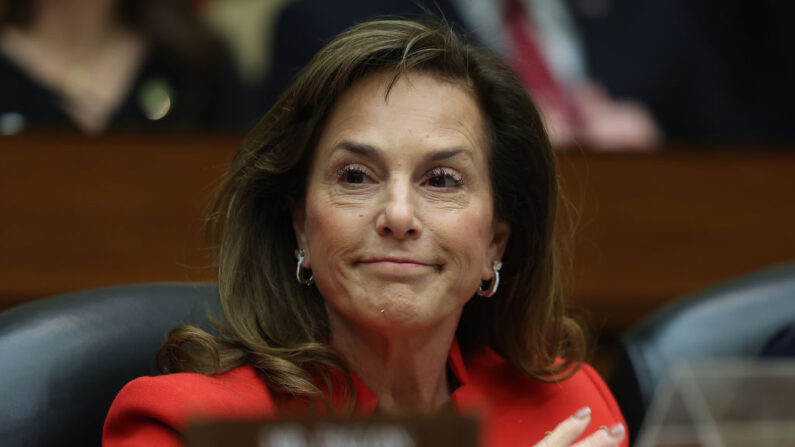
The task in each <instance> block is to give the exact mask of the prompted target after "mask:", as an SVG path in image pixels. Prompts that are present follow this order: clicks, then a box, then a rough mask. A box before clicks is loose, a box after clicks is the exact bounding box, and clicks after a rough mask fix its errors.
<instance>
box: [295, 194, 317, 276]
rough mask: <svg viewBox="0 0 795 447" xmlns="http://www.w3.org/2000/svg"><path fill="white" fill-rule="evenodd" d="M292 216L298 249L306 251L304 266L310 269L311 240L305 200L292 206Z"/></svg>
mask: <svg viewBox="0 0 795 447" xmlns="http://www.w3.org/2000/svg"><path fill="white" fill-rule="evenodd" d="M292 215H293V231H295V239H296V243H297V244H298V248H299V249H302V250H304V253H305V254H306V256H305V257H304V262H303V263H302V264H303V266H304V267H306V268H310V267H311V266H312V263H311V254H310V250H309V238H308V237H307V231H306V202H305V201H304V200H303V199H301V200H298V201H297V202H295V203H293V204H292Z"/></svg>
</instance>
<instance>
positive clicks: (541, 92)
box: [505, 0, 577, 123]
mask: <svg viewBox="0 0 795 447" xmlns="http://www.w3.org/2000/svg"><path fill="white" fill-rule="evenodd" d="M527 18H528V15H527V13H526V11H525V9H524V6H523V5H522V3H521V0H509V1H508V9H507V10H506V11H505V24H506V26H507V27H508V32H509V35H510V38H511V43H512V44H513V48H512V49H511V50H512V53H511V56H510V63H511V65H512V66H513V69H514V70H515V71H516V73H517V74H518V75H519V78H520V79H521V80H522V82H524V84H525V86H526V87H527V88H528V89H529V90H530V91H531V92H533V94H534V95H537V96H540V97H542V98H543V99H544V100H546V101H548V102H549V103H551V105H552V107H555V108H556V109H558V110H561V111H562V112H563V113H564V114H565V116H566V118H567V119H568V120H569V121H571V122H572V123H574V122H576V121H577V120H576V118H577V116H576V112H575V110H574V107H573V106H572V104H571V103H570V102H569V101H568V98H567V97H566V94H565V92H564V91H563V89H562V88H561V86H560V84H558V82H557V80H555V77H554V76H553V75H552V72H550V70H549V67H548V66H547V63H546V61H545V60H544V57H543V55H542V54H541V52H540V51H539V49H538V46H537V45H536V42H535V40H534V39H533V32H532V31H533V25H532V24H531V23H532V21H530V20H527Z"/></svg>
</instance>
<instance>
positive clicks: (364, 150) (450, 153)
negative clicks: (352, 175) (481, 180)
mask: <svg viewBox="0 0 795 447" xmlns="http://www.w3.org/2000/svg"><path fill="white" fill-rule="evenodd" d="M334 149H335V150H337V149H344V150H346V151H348V152H352V153H354V154H357V155H363V156H372V155H379V154H380V152H381V151H380V150H378V149H377V148H376V147H375V146H372V145H369V144H362V143H355V142H353V141H348V140H344V141H341V142H340V143H339V144H337V146H336V147H335V148H334ZM458 154H465V155H467V156H469V158H470V159H473V156H472V151H470V150H468V149H465V148H463V147H460V146H456V147H452V148H449V149H441V150H438V151H433V152H431V153H429V154H428V156H427V157H426V158H427V159H428V160H429V161H440V160H447V159H448V158H452V157H455V156H456V155H458Z"/></svg>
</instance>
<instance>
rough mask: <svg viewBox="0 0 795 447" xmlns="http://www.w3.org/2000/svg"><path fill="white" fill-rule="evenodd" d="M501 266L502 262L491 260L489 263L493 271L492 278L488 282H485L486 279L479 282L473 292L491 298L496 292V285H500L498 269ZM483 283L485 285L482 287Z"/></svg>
mask: <svg viewBox="0 0 795 447" xmlns="http://www.w3.org/2000/svg"><path fill="white" fill-rule="evenodd" d="M501 268H502V262H500V261H492V263H491V270H492V271H494V279H492V280H491V282H490V283H486V281H481V282H480V287H478V290H477V291H476V292H475V293H477V294H478V295H480V296H482V297H484V298H491V297H492V296H494V294H495V293H497V287H499V286H500V269H501ZM484 284H485V285H486V287H483V286H484Z"/></svg>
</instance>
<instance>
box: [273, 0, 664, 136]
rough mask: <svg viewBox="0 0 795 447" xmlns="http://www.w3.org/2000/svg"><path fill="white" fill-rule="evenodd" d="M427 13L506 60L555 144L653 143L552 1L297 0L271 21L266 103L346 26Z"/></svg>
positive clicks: (639, 111)
mask: <svg viewBox="0 0 795 447" xmlns="http://www.w3.org/2000/svg"><path fill="white" fill-rule="evenodd" d="M428 12H430V13H435V14H441V15H443V16H445V18H446V19H447V21H448V22H449V23H451V24H452V25H454V26H455V27H457V28H458V29H460V30H463V31H466V32H467V33H468V34H471V35H472V36H473V37H474V39H475V40H477V41H479V42H481V43H482V44H484V45H485V46H487V47H488V48H490V49H491V50H492V51H494V52H496V53H498V54H500V55H501V56H502V57H503V58H504V59H505V60H506V61H508V62H509V63H510V65H511V66H512V67H513V68H514V69H515V70H516V71H517V73H519V75H520V77H521V78H522V80H523V81H524V83H525V86H526V87H527V88H529V89H530V91H531V92H532V94H533V96H534V98H535V100H536V102H537V104H538V106H539V108H540V110H541V113H542V115H543V117H544V119H545V122H546V124H547V126H548V127H547V130H548V131H549V133H550V138H551V140H552V144H553V146H555V147H556V148H566V147H570V146H573V145H577V144H582V145H584V146H585V147H586V148H588V149H591V150H650V149H653V148H654V147H656V146H657V145H659V144H660V142H661V133H660V130H659V128H658V126H657V124H656V122H655V120H654V118H653V117H652V115H651V114H650V113H649V112H648V110H647V109H646V107H645V106H643V105H642V104H641V103H640V102H638V101H634V100H631V99H614V98H612V97H611V95H610V94H609V93H608V92H607V90H606V89H605V88H604V87H602V86H601V85H600V84H599V83H597V82H595V81H594V80H593V79H591V78H590V77H589V76H588V75H587V70H586V67H585V63H584V56H583V54H582V52H581V50H580V43H579V38H578V35H577V30H576V28H575V27H574V26H573V23H572V20H571V18H570V17H569V14H568V11H567V10H566V8H565V5H563V4H561V3H560V2H558V1H557V0H553V1H530V0H528V1H523V0H496V1H479V0H435V1H415V0H376V1H370V0H344V1H339V2H326V1H324V0H296V1H294V2H292V3H290V4H289V5H288V6H287V7H286V8H285V9H284V11H283V12H282V14H281V15H280V17H279V19H278V21H277V28H276V37H275V38H274V42H275V43H274V45H275V46H274V50H273V52H274V60H273V63H272V65H271V67H272V68H271V76H270V79H269V81H268V83H269V84H270V88H269V91H270V94H269V95H268V97H267V99H266V100H265V103H267V104H271V103H272V101H273V100H274V99H275V98H276V96H277V94H278V92H279V91H281V89H283V88H284V87H285V86H286V85H287V83H288V82H289V80H290V78H291V77H292V75H294V74H295V72H296V71H297V69H298V68H299V67H301V66H303V64H305V63H306V61H308V60H309V57H310V56H311V55H312V54H314V53H315V52H316V51H317V50H318V49H319V48H320V47H321V45H323V44H324V43H325V42H327V41H328V40H329V39H331V38H332V37H333V36H334V35H336V34H337V33H339V32H341V31H342V30H343V29H345V28H346V27H347V26H350V24H352V23H356V22H359V21H362V20H365V19H368V18H372V17H375V16H378V15H392V16H416V15H421V14H423V13H428Z"/></svg>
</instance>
